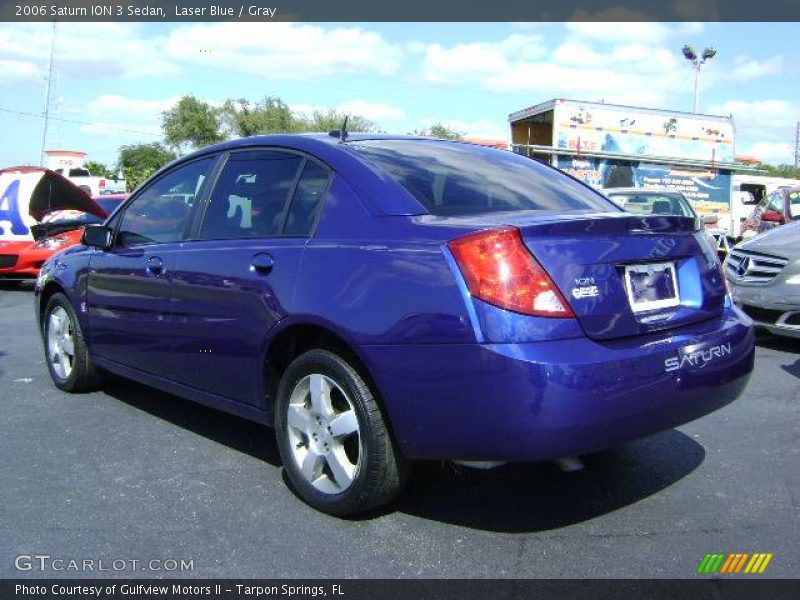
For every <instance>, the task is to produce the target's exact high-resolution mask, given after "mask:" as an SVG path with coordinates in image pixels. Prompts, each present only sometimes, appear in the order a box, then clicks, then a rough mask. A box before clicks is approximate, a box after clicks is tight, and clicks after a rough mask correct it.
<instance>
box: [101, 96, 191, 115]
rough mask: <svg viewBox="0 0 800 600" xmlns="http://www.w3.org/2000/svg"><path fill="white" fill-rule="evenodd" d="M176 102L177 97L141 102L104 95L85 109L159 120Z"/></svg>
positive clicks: (134, 99) (105, 113)
mask: <svg viewBox="0 0 800 600" xmlns="http://www.w3.org/2000/svg"><path fill="white" fill-rule="evenodd" d="M177 102H178V98H177V97H172V98H167V99H165V100H142V99H140V98H128V97H126V96H121V95H119V94H105V95H102V96H98V97H97V98H94V99H93V100H91V101H90V102H89V103H88V104H87V105H86V109H87V110H88V111H89V112H91V113H100V114H104V115H109V114H111V115H118V116H127V117H130V116H143V117H145V118H153V117H155V118H158V119H160V118H161V113H162V112H163V111H165V110H169V109H170V108H172V107H173V106H174V105H175V104H176V103H177Z"/></svg>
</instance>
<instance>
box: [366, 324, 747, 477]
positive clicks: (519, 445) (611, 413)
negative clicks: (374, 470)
mask: <svg viewBox="0 0 800 600" xmlns="http://www.w3.org/2000/svg"><path fill="white" fill-rule="evenodd" d="M362 352H363V354H364V357H365V359H366V360H367V363H368V366H369V367H370V368H371V371H372V373H375V374H377V376H376V380H377V384H378V387H379V388H380V391H381V394H382V397H383V400H384V403H385V405H386V409H387V411H388V413H389V416H390V419H391V422H392V426H393V430H394V434H395V437H396V439H397V441H398V443H399V446H400V449H401V451H402V452H403V453H404V454H405V455H406V456H408V457H409V458H417V459H434V458H435V459H461V460H508V461H525V460H544V459H550V458H556V457H560V456H566V455H572V454H582V453H587V452H593V451H597V450H601V449H604V448H609V447H613V446H616V445H619V444H622V443H624V442H627V441H630V440H633V439H637V438H641V437H644V436H646V435H649V434H652V433H655V432H658V431H662V430H665V429H670V428H672V427H675V426H676V425H680V424H682V423H686V422H688V421H691V420H693V419H696V418H698V417H701V416H703V415H705V414H708V413H710V412H712V411H714V410H716V409H718V408H720V407H722V406H724V405H726V404H728V403H729V402H731V401H733V400H734V399H736V398H737V397H738V396H739V394H740V393H741V392H742V390H743V389H744V387H745V385H746V384H747V381H748V379H749V376H750V373H751V371H752V369H753V358H754V336H753V331H752V327H751V325H750V321H749V319H748V318H747V317H746V316H744V315H742V314H741V313H740V312H739V311H738V310H736V309H730V310H726V311H725V313H724V315H723V316H722V317H720V318H718V319H714V320H712V321H706V322H703V323H700V324H696V325H693V326H689V327H685V328H682V329H678V330H674V331H672V332H669V333H667V334H661V335H651V336H646V337H637V338H635V339H626V340H618V341H614V342H606V343H597V342H593V341H592V340H590V339H588V338H580V339H570V340H559V341H552V342H533V343H521V344H486V345H479V344H463V345H458V344H451V345H428V346H366V347H362ZM686 357H688V358H686ZM676 364H677V365H678V367H677V368H675V365H676Z"/></svg>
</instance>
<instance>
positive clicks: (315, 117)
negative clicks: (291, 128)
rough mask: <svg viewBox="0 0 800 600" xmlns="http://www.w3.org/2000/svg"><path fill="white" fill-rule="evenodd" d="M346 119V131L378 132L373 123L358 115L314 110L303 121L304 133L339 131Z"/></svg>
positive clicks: (334, 110)
mask: <svg viewBox="0 0 800 600" xmlns="http://www.w3.org/2000/svg"><path fill="white" fill-rule="evenodd" d="M345 117H347V131H373V132H374V131H380V130H379V129H378V126H377V125H376V124H375V123H374V122H373V121H370V120H369V119H367V118H366V117H362V116H360V115H349V114H347V113H343V112H341V111H338V110H336V109H333V108H329V109H326V110H315V111H313V112H312V113H311V116H310V117H308V118H306V119H304V121H305V123H304V125H305V131H319V132H325V131H334V130H336V129H341V128H342V125H343V124H344V119H345Z"/></svg>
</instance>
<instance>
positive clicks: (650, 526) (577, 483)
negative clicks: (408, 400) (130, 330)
mask: <svg viewBox="0 0 800 600" xmlns="http://www.w3.org/2000/svg"><path fill="white" fill-rule="evenodd" d="M0 331H1V332H2V334H0V336H1V337H0V339H1V340H2V343H0V390H1V391H0V423H1V424H2V425H1V426H0V427H1V429H0V456H2V461H0V482H1V483H2V485H1V486H0V576H2V577H61V576H86V574H85V573H79V572H78V573H75V572H52V571H50V572H41V571H37V570H36V569H33V570H31V571H18V570H17V569H16V568H15V557H17V556H19V555H21V554H31V555H32V554H47V555H50V556H52V557H60V558H64V559H75V560H84V559H94V560H99V559H103V560H106V561H109V562H110V561H112V560H118V559H122V560H131V559H138V560H142V561H149V560H150V559H159V560H162V561H163V560H167V559H173V560H176V561H178V562H180V561H181V560H191V563H192V571H190V572H172V571H169V572H167V571H163V570H162V571H157V572H152V571H147V572H145V571H141V570H135V571H132V570H126V571H121V572H113V571H112V572H109V573H106V574H107V575H112V576H113V575H117V576H124V577H131V576H146V577H153V576H170V575H174V576H180V577H465V578H467V577H518V578H526V577H676V578H682V577H691V576H693V575H694V572H695V569H696V567H697V565H698V563H699V562H700V560H701V559H702V558H703V556H704V555H705V553H707V552H741V551H743V552H772V553H774V558H773V559H772V562H771V563H770V565H769V568H768V569H767V571H766V573H765V574H764V575H762V577H765V576H771V577H796V576H797V574H798V571H797V567H798V565H799V564H800V547H798V544H797V543H796V540H797V538H798V536H800V519H798V509H800V469H798V458H800V444H798V441H800V427H798V410H799V409H800V340H798V341H792V340H784V339H780V338H774V337H769V336H764V337H760V338H759V344H758V349H757V354H756V371H755V373H754V375H753V377H752V379H751V382H750V385H749V388H748V389H747V391H746V393H745V395H744V396H743V397H742V398H740V399H739V400H738V401H737V402H735V403H734V404H732V405H729V406H728V407H726V408H724V409H722V410H720V411H718V412H717V413H714V414H712V415H710V416H707V417H705V418H703V419H701V420H699V421H698V422H695V423H690V424H688V425H685V426H683V427H680V428H678V429H676V430H671V431H667V432H664V433H661V434H659V435H655V436H652V437H650V438H647V439H644V440H641V441H638V442H635V443H631V444H628V445H627V446H625V447H623V448H621V449H618V450H614V451H608V452H605V453H602V454H600V455H596V456H592V457H588V458H587V459H586V468H585V469H584V470H583V471H580V472H577V473H563V472H561V471H560V470H558V468H557V467H556V466H555V465H553V464H550V463H542V464H524V465H513V466H505V467H502V468H499V469H496V470H493V471H488V472H476V471H464V472H461V473H458V472H455V471H453V470H452V469H450V468H448V467H446V466H444V465H441V464H439V463H423V464H419V465H417V468H416V469H415V471H414V473H413V474H412V476H411V480H410V482H409V485H408V487H407V489H406V491H405V493H404V494H403V495H402V496H401V497H400V498H399V499H398V500H396V501H395V502H394V503H393V504H391V505H390V506H389V507H387V508H385V509H383V510H382V511H381V512H380V513H378V514H372V515H369V516H367V517H364V518H360V519H357V520H337V519H335V518H331V517H328V516H325V515H323V514H320V513H318V512H316V511H314V510H312V509H311V508H308V507H307V506H305V505H304V504H302V503H301V502H300V501H299V500H298V499H297V498H295V497H294V496H293V494H292V492H291V491H290V489H289V488H288V487H287V485H286V483H285V480H284V478H283V475H282V469H281V465H280V458H279V456H278V453H277V449H276V446H275V443H274V440H273V438H272V433H271V430H269V429H267V428H264V427H261V426H259V425H255V424H252V423H249V422H247V421H243V420H240V419H237V418H234V417H230V416H227V415H224V414H221V413H218V412H215V411H212V410H210V409H206V408H204V407H200V406H197V405H194V404H192V403H189V402H187V401H184V400H181V399H178V398H175V397H172V396H169V395H167V394H163V393H160V392H157V391H154V390H151V389H148V388H145V387H143V386H140V385H138V384H133V383H130V382H126V381H124V380H120V379H114V380H111V381H110V382H109V384H108V385H107V388H106V390H105V391H104V392H99V393H92V394H85V395H68V394H64V393H62V392H60V391H58V390H57V389H56V388H55V387H54V386H53V385H52V384H51V381H50V377H49V375H48V372H47V368H46V366H45V364H44V360H43V354H42V351H41V343H40V340H39V336H38V334H37V332H36V324H35V320H34V316H33V310H32V291H31V288H30V287H29V286H28V287H21V288H19V289H16V288H11V287H8V286H6V287H3V288H1V289H0ZM95 575H97V573H95Z"/></svg>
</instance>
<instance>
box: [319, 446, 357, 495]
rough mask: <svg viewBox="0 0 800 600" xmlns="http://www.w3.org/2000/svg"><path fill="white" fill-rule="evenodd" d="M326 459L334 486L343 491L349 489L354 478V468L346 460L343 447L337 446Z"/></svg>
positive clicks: (348, 460)
mask: <svg viewBox="0 0 800 600" xmlns="http://www.w3.org/2000/svg"><path fill="white" fill-rule="evenodd" d="M326 458H327V461H328V467H329V468H330V470H331V473H333V479H334V481H335V483H336V485H337V486H338V487H339V488H340V489H343V490H344V489H346V488H347V487H349V486H350V484H351V483H352V482H353V477H355V473H356V466H355V465H354V464H353V463H351V462H350V459H348V458H347V454H346V453H345V451H344V446H342V445H338V446H337V447H336V448H334V449H333V450H332V451H331V452H330V453H329V454H328V455H327V457H326Z"/></svg>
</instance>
